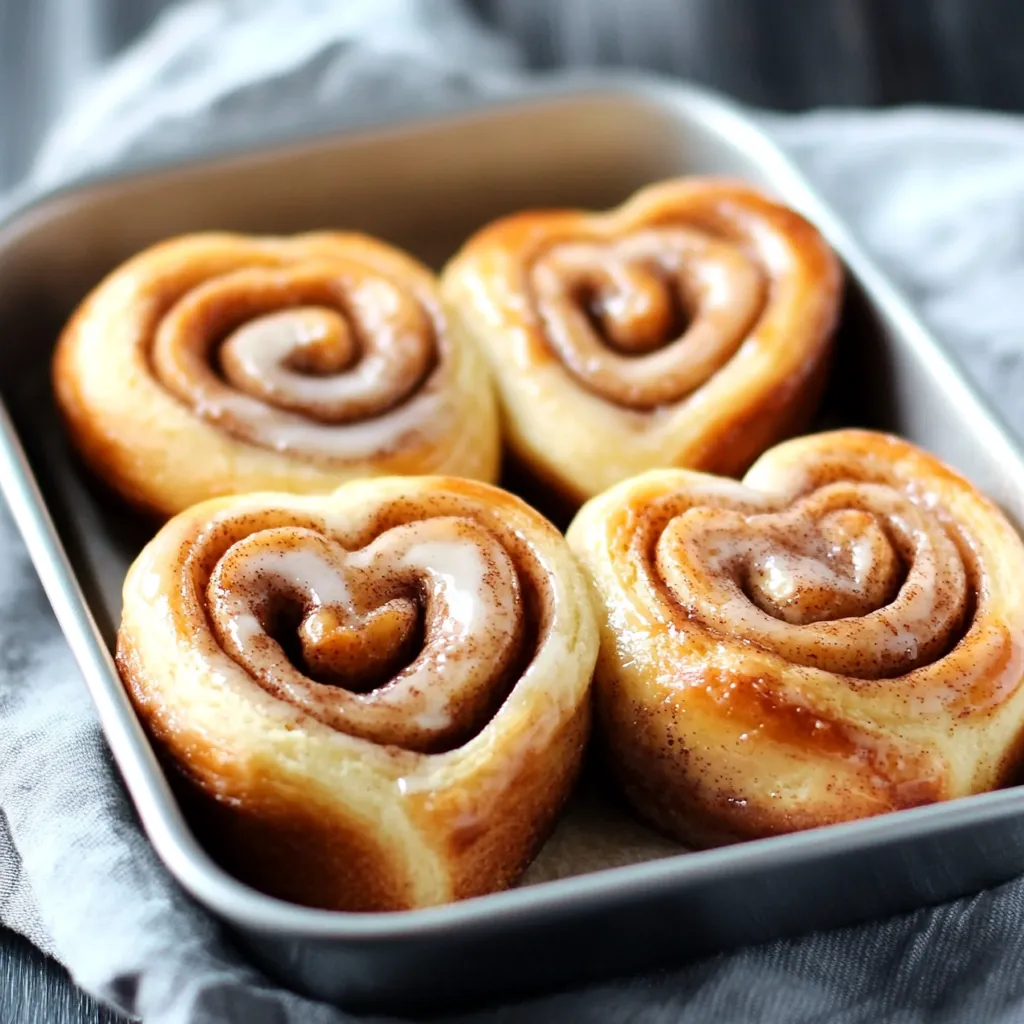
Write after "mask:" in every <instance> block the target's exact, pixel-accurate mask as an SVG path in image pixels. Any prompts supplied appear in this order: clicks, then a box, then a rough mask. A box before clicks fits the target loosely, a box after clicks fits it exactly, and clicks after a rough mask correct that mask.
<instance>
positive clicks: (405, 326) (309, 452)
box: [54, 233, 499, 515]
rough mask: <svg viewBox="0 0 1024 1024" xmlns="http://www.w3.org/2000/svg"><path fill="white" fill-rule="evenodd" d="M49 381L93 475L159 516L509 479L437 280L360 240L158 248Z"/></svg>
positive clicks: (233, 240) (117, 274) (176, 243)
mask: <svg viewBox="0 0 1024 1024" xmlns="http://www.w3.org/2000/svg"><path fill="white" fill-rule="evenodd" d="M54 384H55V388H56V393H57V398H58V403H59V405H60V408H61V410H62V411H63V414H64V417H65V419H66V421H67V423H68V425H69V428H70V433H71V436H72V439H73V441H74V442H75V443H76V445H77V446H78V448H79V449H80V450H81V452H82V453H83V455H84V456H85V458H86V460H87V462H88V463H90V464H91V466H92V467H93V468H94V469H95V471H96V472H97V473H98V474H99V475H100V476H101V477H103V478H105V479H106V480H107V481H108V482H109V483H110V484H111V485H113V487H114V488H115V489H116V490H118V491H119V492H120V493H121V494H122V495H123V496H124V497H126V498H127V499H128V500H129V501H131V502H132V503H133V504H135V505H137V506H140V507H142V508H144V509H147V510H150V511H153V512H156V513H158V514H162V515H171V514H173V513H175V512H178V511H180V510H182V509H184V508H186V507H188V506H189V505H191V504H193V503H194V502H197V501H201V500H203V499H205V498H209V497H213V496H217V495H224V494H233V493H244V492H247V491H255V490H287V491H293V492H298V493H318V492H320V493H324V492H328V491H330V490H331V489H333V488H334V487H336V486H337V485H338V484H339V483H341V482H343V481H344V480H347V479H350V478H353V477H359V476H368V475H391V474H401V475H405V474H417V473H418V474H423V473H450V474H453V475H461V476H468V477H474V478H479V479H484V480H493V479H494V478H495V477H496V474H497V470H498V446H499V438H498V428H497V415H496V411H495V408H494V398H493V395H492V389H491V385H490V381H489V376H488V372H487V369H486V365H485V363H484V361H483V360H482V359H481V357H480V355H479V354H478V353H477V352H476V351H475V349H474V347H472V346H467V345H460V344H458V343H457V342H456V341H455V340H454V339H453V338H452V337H451V334H450V332H449V330H448V326H447V323H446V320H445V316H444V314H443V312H442V310H441V307H440V301H439V298H438V294H437V287H436V281H435V279H434V277H433V275H432V274H431V273H430V272H429V271H428V270H427V269H426V267H424V266H422V265H421V264H419V263H418V262H417V261H416V260H414V259H412V258H411V257H410V256H407V255H405V254H404V253H402V252H399V251H398V250H396V249H393V248H391V247H390V246H388V245H385V244H384V243H383V242H379V241H376V240H374V239H372V238H368V237H365V236H362V235H356V234H340V233H321V234H308V235H298V236H295V237H293V238H263V237H246V236H241V235H229V234H199V235H191V236H185V237H181V238H177V239H174V240H172V241H169V242H165V243H163V244H161V245H157V246H154V247H153V248H151V249H148V250H146V251H145V252H143V253H141V254H140V255H138V256H136V257H134V258H133V259H131V260H129V261H128V262H127V263H125V264H124V265H123V266H121V267H120V268H119V269H117V270H115V271H114V272H113V273H112V274H111V275H110V276H109V277H108V278H107V279H106V280H105V281H103V282H102V283H101V284H100V285H99V286H98V287H97V288H96V289H95V290H94V291H93V292H92V294H91V295H89V296H88V297H87V299H86V300H85V301H84V302H83V304H82V305H81V306H80V307H79V309H78V311H77V312H76V313H75V315H74V317H73V318H72V320H71V321H70V323H69V324H68V326H67V327H66V329H65V330H64V332H63V334H62V336H61V338H60V341H59V344H58V346H57V352H56V356H55V360H54Z"/></svg>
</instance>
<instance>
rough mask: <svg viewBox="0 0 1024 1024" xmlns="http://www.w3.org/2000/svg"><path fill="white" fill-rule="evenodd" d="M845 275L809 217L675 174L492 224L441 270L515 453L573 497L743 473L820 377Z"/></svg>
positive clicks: (792, 422) (788, 424)
mask: <svg viewBox="0 0 1024 1024" xmlns="http://www.w3.org/2000/svg"><path fill="white" fill-rule="evenodd" d="M841 286H842V274H841V268H840V265H839V262H838V260H837V259H836V257H835V255H834V254H833V253H832V251H831V249H830V248H829V246H828V245H827V244H826V242H825V241H824V239H823V238H822V237H821V235H820V234H819V233H818V231H817V230H816V229H815V228H814V227H813V226H812V225H811V224H809V223H808V222H807V221H806V220H804V218H802V217H801V216H800V215H799V214H797V213H795V212H794V211H792V210H789V209H787V208H785V207H782V206H780V205H778V204H777V203H774V202H772V201H770V200H769V199H767V198H766V197H765V196H763V195H761V194H760V193H758V192H757V191H755V190H754V189H752V188H750V187H749V186H747V185H741V184H737V183H734V182H730V181H725V180H718V179H700V178H692V179H680V180H677V181H668V182H664V183H661V184H658V185H654V186H651V187H649V188H646V189H643V190H642V191H640V192H638V193H637V194H636V195H634V196H633V197H632V198H631V199H630V200H629V201H628V202H626V203H625V204H624V205H623V206H621V207H619V208H618V209H616V210H612V211H610V212H608V213H600V214H597V213H586V212H583V211H571V210H569V211H566V210H560V211H537V212H530V213H521V214H517V215H514V216H511V217H507V218H504V219H502V220H499V221H496V222H495V223H493V224H491V225H489V226H487V227H485V228H483V229H482V230H481V231H480V232H478V233H477V234H476V235H475V236H474V237H473V238H471V239H470V240H469V241H468V242H467V243H466V245H465V246H464V247H463V249H462V250H461V252H460V253H459V254H458V255H457V256H456V257H455V258H454V259H453V260H452V261H451V262H450V263H449V265H448V266H447V267H446V268H445V271H444V273H443V274H442V279H441V289H442V296H443V298H444V300H445V302H446V305H447V308H448V311H449V317H450V319H451V321H452V325H453V330H455V331H456V333H457V334H458V335H459V336H460V337H465V338H467V339H472V340H474V341H476V343H477V344H479V345H480V346H481V348H482V350H483V351H484V352H485V354H486V355H487V358H488V360H489V361H490V364H491V367H492V369H493V371H494V375H495V378H496V381H497V385H498V391H499V397H500V399H501V403H502V415H503V420H504V426H505V433H506V437H507V440H508V442H509V444H510V447H511V449H512V452H513V454H514V456H515V457H516V458H517V459H518V460H519V462H521V463H522V464H523V465H525V466H527V467H529V468H531V469H532V470H533V471H534V472H535V473H536V474H537V476H538V477H540V478H541V479H543V480H544V481H545V482H546V483H548V484H549V485H550V486H551V487H552V488H553V489H554V490H555V492H556V494H557V497H558V499H559V500H560V501H565V500H569V501H573V502H575V503H577V504H578V503H579V502H580V501H582V500H586V498H588V497H591V496H592V495H594V494H596V493H598V492H600V491H601V490H603V489H605V488H606V487H608V486H611V485H612V484H614V483H616V482H618V481H620V480H623V479H626V478H627V477H629V476H632V475H634V474H636V473H638V472H642V471H644V470H646V469H650V468H655V467H659V466H672V465H677V466H687V467H690V468H695V469H702V470H706V471H709V472H718V473H725V474H733V473H740V472H742V471H743V470H744V469H746V468H747V466H749V465H750V463H751V462H752V461H753V460H754V458H756V456H757V455H758V454H759V453H760V452H761V451H763V450H764V449H765V448H766V447H768V446H769V445H771V444H773V443H775V442H776V441H778V440H779V439H780V438H782V437H784V436H789V435H790V434H791V433H794V432H796V431H798V430H800V429H801V428H802V427H804V426H805V425H806V423H807V422H808V421H809V419H810V417H811V415H812V414H813V412H814V411H815V409H816V407H817V404H818V400H819V398H820V395H821V391H822V388H823V386H824V381H825V376H826V371H827V363H828V358H829V351H830V341H831V336H832V332H833V329H834V326H835V322H836V318H837V315H838V308H839V303H840V297H841V294H840V293H841Z"/></svg>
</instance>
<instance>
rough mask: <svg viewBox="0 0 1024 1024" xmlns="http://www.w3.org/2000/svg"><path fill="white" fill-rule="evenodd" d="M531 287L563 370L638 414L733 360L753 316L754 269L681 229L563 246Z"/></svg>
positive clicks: (761, 295) (741, 255) (759, 288)
mask: <svg viewBox="0 0 1024 1024" xmlns="http://www.w3.org/2000/svg"><path fill="white" fill-rule="evenodd" d="M530 279H531V284H532V288H533V293H534V300H535V303H536V308H537V313H538V316H539V318H540V320H541V323H542V325H543V328H544V333H545V337H546V338H547V340H548V343H549V345H550V347H551V348H552V350H553V351H554V352H555V354H556V355H557V356H558V357H559V358H560V359H561V361H562V362H563V363H564V365H565V367H566V369H567V370H568V371H569V372H570V373H572V374H573V376H575V377H576V378H577V379H578V380H579V381H580V382H581V383H583V384H584V385H585V386H586V387H588V388H589V389H590V390H592V391H593V392H595V393H596V394H598V395H600V396H601V397H602V398H605V399H607V400H608V401H611V402H615V403H616V404H619V405H623V406H626V407H629V408H633V409H637V410H651V409H654V408H656V407H658V406H661V405H666V404H669V403H673V402H678V401H680V400H682V399H684V398H685V397H686V396H687V395H689V394H690V393H692V392H693V391H695V390H696V389H697V388H699V387H700V386H701V385H702V384H703V383H705V382H706V381H707V380H708V379H709V378H710V377H711V376H712V375H713V374H714V373H715V372H716V371H717V370H719V369H720V368H721V367H722V366H723V365H725V363H726V362H728V360H729V359H730V358H731V357H732V356H733V355H734V354H735V352H736V351H737V349H738V348H739V347H740V345H741V344H742V342H743V340H744V338H745V337H746V336H747V334H748V333H749V331H750V329H751V328H752V326H753V325H754V323H755V322H756V321H757V319H758V317H759V316H760V315H761V313H762V311H763V309H764V306H765V302H766V300H767V286H766V281H765V276H764V272H763V271H762V269H761V267H760V266H759V265H758V264H757V263H756V262H755V261H754V260H753V259H752V258H751V257H750V256H748V254H747V253H746V252H744V251H743V250H742V249H740V248H739V247H738V246H735V245H732V244H730V243H728V242H725V241H722V240H721V239H717V238H714V237H712V236H710V235H707V234H705V233H702V232H700V231H696V230H691V229H688V228H682V227H674V228H649V229H646V230H643V231H637V232H635V233H633V234H630V235H627V236H624V237H622V238H619V239H614V240H605V239H600V240H598V239H595V240H585V241H584V240H580V241H565V242H560V243H557V244H554V245H552V246H551V247H550V248H549V249H547V250H546V251H545V252H543V253H542V254H541V255H540V256H539V257H538V258H537V259H536V260H535V262H534V264H533V266H532V268H531V272H530Z"/></svg>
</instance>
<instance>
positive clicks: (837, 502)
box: [655, 484, 971, 679]
mask: <svg viewBox="0 0 1024 1024" xmlns="http://www.w3.org/2000/svg"><path fill="white" fill-rule="evenodd" d="M655 565H656V569H657V572H658V574H659V576H660V577H661V579H662V580H664V582H665V584H666V585H667V586H668V588H669V591H670V592H671V594H672V595H673V597H674V598H675V599H676V600H677V601H678V602H679V603H680V604H682V605H683V607H684V608H685V610H686V612H687V614H688V615H689V616H690V617H692V618H693V619H696V620H697V621H699V622H702V623H703V624H704V625H706V626H707V627H709V628H711V629H713V630H716V631H719V632H722V633H723V634H727V635H731V636H738V637H740V638H742V639H745V640H748V641H749V642H751V643H754V644H757V645H759V646H761V647H764V648H766V649H768V650H771V651H773V652H775V653H777V654H780V655H782V656H783V657H785V658H786V659H787V660H789V661H791V662H793V663H796V664H802V665H806V666H809V667H815V668H822V669H825V670H827V671H831V672H837V673H841V674H844V675H849V676H853V677H857V678H865V679H874V678H882V677H889V676H896V675H901V674H903V673H904V672H907V671H910V670H911V669H913V668H916V667H918V666H920V665H923V664H926V663H928V662H929V661H931V660H933V659H934V658H935V657H939V656H941V655H942V654H944V653H945V652H946V651H948V650H949V649H950V648H951V646H952V645H953V644H954V643H955V642H956V639H957V637H958V636H959V635H960V634H961V632H962V630H963V628H964V622H965V617H966V615H967V614H968V612H969V608H970V603H971V594H970V590H969V586H968V579H967V574H966V570H965V568H964V564H963V562H962V560H961V556H960V553H959V551H958V549H957V547H956V545H955V544H954V543H953V541H952V540H951V538H950V537H949V535H948V534H947V533H946V532H945V530H944V529H943V527H942V525H941V524H940V523H938V522H937V521H936V520H934V519H933V518H932V517H931V516H930V515H929V514H928V513H927V512H926V511H925V510H923V509H921V508H919V507H917V506H916V505H914V504H913V502H911V501H910V500H909V499H908V498H906V497H905V496H903V495H902V494H900V493H899V492H897V491H895V490H893V489H892V488H889V487H885V486H881V485H875V484H833V485H829V486H826V487H823V488H821V489H819V490H818V491H816V492H814V493H813V494H811V495H809V496H807V497H805V498H803V499H801V500H799V501H798V502H796V503H795V504H794V505H793V506H792V507H791V508H789V509H786V510H784V511H781V512H763V513H753V514H751V513H748V512H741V511H736V510H732V509H728V508H709V507H701V506H696V507H689V508H686V509H685V510H683V511H682V512H681V513H680V514H679V515H677V516H675V517H674V518H672V519H671V520H670V521H669V522H668V523H667V525H666V526H665V528H664V531H663V532H662V533H661V535H660V536H659V537H658V539H657V542H656V546H655Z"/></svg>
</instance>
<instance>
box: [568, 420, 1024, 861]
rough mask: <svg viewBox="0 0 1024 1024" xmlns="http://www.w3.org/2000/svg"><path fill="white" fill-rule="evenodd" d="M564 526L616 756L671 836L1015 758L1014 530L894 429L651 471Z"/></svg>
mask: <svg viewBox="0 0 1024 1024" xmlns="http://www.w3.org/2000/svg"><path fill="white" fill-rule="evenodd" d="M568 540H569V544H570V547H571V548H572V549H573V551H574V552H575V553H576V554H577V556H578V557H579V558H580V560H581V561H582V563H583V565H584V567H585V569H586V570H587V572H588V575H589V577H590V579H591V581H592V586H593V592H594V596H595V599H596V607H597V609H598V620H599V628H600V631H601V654H600V658H599V663H598V669H597V675H596V680H595V694H596V703H597V713H598V721H599V725H600V730H601V734H602V736H603V741H604V744H605V746H606V748H607V752H608V756H609V758H610V762H611V765H612V766H613V770H614V771H615V773H616V775H617V776H618V778H619V780H620V782H621V784H622V786H623V787H624V789H625V792H626V794H627V796H628V797H629V799H630V801H631V802H632V803H633V805H634V806H635V807H636V808H637V809H638V810H639V811H640V813H641V814H642V815H643V816H644V817H645V818H647V819H648V820H650V821H651V822H653V823H654V824H656V825H657V826H658V827H659V828H661V829H662V830H663V831H665V832H667V833H668V834H670V835H672V836H674V837H676V838H678V839H680V840H682V841H685V842H687V843H691V844H699V845H704V844H713V843H720V842H727V841H730V840H733V839H741V838H753V837H757V836H765V835H770V834H774V833H779V832H790V831H793V830H797V829H806V828H811V827H814V826H817V825H827V824H830V823H833V822H839V821H845V820H847V819H851V818H860V817H865V816H868V815H875V814H880V813H883V812H886V811H894V810H897V809H900V808H905V807H912V806H915V805H918V804H929V803H932V802H934V801H938V800H946V799H949V798H952V797H959V796H966V795H968V794H971V793H978V792H981V791H983V790H988V789H992V788H994V787H996V786H999V785H1000V784H1002V783H1004V782H1005V781H1007V780H1008V778H1009V777H1010V774H1011V772H1012V771H1013V770H1014V769H1015V767H1016V766H1018V764H1019V761H1020V754H1021V738H1022V730H1024V686H1022V685H1021V684H1022V679H1024V545H1022V542H1021V539H1020V537H1019V536H1018V535H1017V533H1016V532H1015V531H1014V529H1013V528H1012V527H1011V526H1010V524H1009V522H1007V520H1006V518H1005V517H1004V516H1003V514H1002V513H1001V512H1000V511H999V510H998V509H997V508H996V507H995V505H993V504H992V502H990V501H989V500H988V499H987V498H985V497H983V496H982V495H981V494H979V493H978V492H977V491H976V490H975V489H974V488H973V487H972V486H971V484H970V483H968V482H967V481H966V480H965V479H964V478H963V477H962V476H960V475H958V474H957V473H955V472H953V470H951V469H949V468H948V467H947V466H945V465H943V464H942V463H941V462H940V461H939V460H937V459H936V458H934V457H932V456H931V455H928V454H926V453H925V452H923V451H921V450H920V449H918V448H916V447H914V446H913V445H912V444H909V443H908V442H906V441H902V440H899V439H897V438H895V437H890V436H887V435H884V434H877V433H872V432H869V431H859V430H844V431H838V432H832V433H824V434H819V435H816V436H810V437H805V438H800V439H797V440H793V441H789V442H786V443H784V444H781V445H779V446H777V447H775V448H773V449H771V450H770V451H768V452H766V453H765V454H764V455H763V456H762V457H761V458H760V459H759V460H758V461H757V463H756V464H755V465H754V466H753V467H752V468H751V470H750V471H749V472H748V473H747V475H746V477H745V478H744V481H743V482H742V483H739V482H736V481H734V480H728V479H723V478H720V477H715V476H710V475H704V474H700V473H695V472H687V471H685V470H663V471H654V472H649V473H646V474H643V475H640V476H638V477H636V478H634V479H632V480H629V481H626V482H624V483H622V484H619V485H617V486H616V487H613V488H612V489H610V490H609V491H607V492H606V493H604V494H602V495H600V496H599V497H597V498H595V499H593V500H592V501H591V502H589V503H588V504H587V505H585V506H584V507H583V509H582V510H581V511H580V513H579V515H578V516H577V518H576V520H575V521H574V523H573V524H572V527H571V528H570V530H569V534H568Z"/></svg>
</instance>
